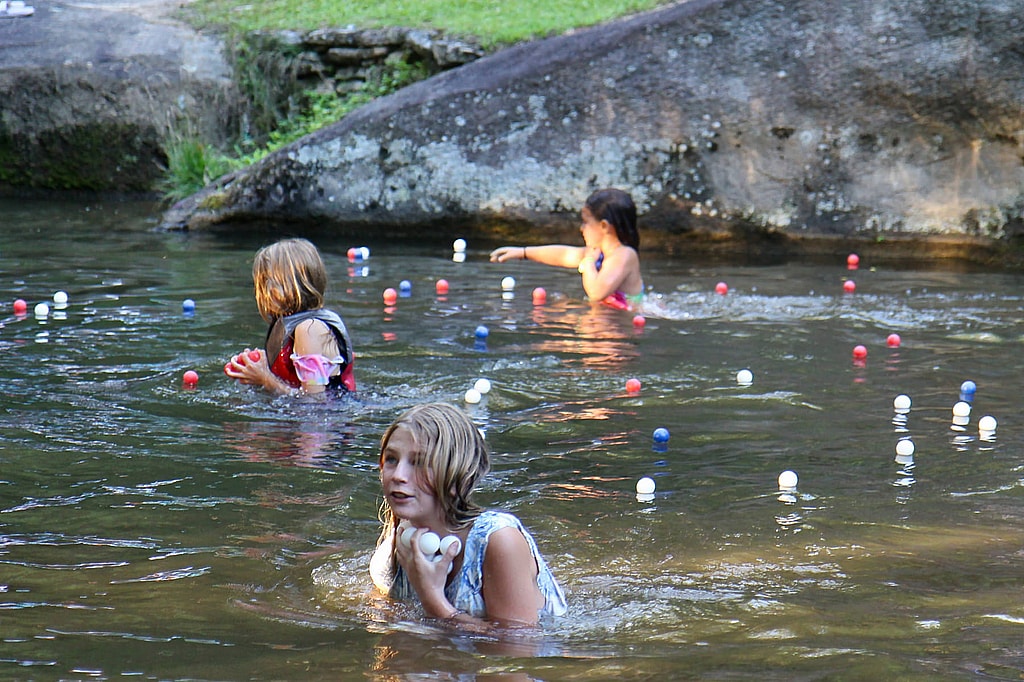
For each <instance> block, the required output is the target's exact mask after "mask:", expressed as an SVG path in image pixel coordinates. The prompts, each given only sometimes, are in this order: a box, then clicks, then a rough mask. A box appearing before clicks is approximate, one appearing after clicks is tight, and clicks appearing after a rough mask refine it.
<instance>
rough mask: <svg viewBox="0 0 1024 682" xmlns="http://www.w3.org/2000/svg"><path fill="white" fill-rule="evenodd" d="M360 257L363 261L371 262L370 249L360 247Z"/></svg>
mask: <svg viewBox="0 0 1024 682" xmlns="http://www.w3.org/2000/svg"><path fill="white" fill-rule="evenodd" d="M359 257H360V258H362V259H363V260H369V259H370V249H369V248H367V247H365V246H360V247H359Z"/></svg>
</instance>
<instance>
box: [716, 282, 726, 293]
mask: <svg viewBox="0 0 1024 682" xmlns="http://www.w3.org/2000/svg"><path fill="white" fill-rule="evenodd" d="M715 293H716V294H721V295H722V296H725V295H726V294H727V293H729V285H728V284H726V283H725V282H719V283H718V284H716V285H715Z"/></svg>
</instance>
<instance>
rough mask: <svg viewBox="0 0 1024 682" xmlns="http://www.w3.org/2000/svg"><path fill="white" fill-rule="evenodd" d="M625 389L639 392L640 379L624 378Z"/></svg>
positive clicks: (630, 391)
mask: <svg viewBox="0 0 1024 682" xmlns="http://www.w3.org/2000/svg"><path fill="white" fill-rule="evenodd" d="M626 391H628V392H629V393H639V392H640V380H639V379H627V380H626Z"/></svg>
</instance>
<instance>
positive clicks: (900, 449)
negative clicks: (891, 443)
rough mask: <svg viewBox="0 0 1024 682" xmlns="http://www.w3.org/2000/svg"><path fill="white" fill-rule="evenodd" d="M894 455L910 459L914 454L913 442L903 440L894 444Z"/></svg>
mask: <svg viewBox="0 0 1024 682" xmlns="http://www.w3.org/2000/svg"><path fill="white" fill-rule="evenodd" d="M896 454H897V455H899V456H900V457H910V456H911V455H913V454H914V441H912V440H910V439H909V438H904V439H902V440H900V441H897V442H896Z"/></svg>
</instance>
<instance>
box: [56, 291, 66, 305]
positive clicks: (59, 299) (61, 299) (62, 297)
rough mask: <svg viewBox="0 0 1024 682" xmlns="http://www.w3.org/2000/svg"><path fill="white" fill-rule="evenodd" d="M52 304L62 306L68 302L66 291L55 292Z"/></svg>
mask: <svg viewBox="0 0 1024 682" xmlns="http://www.w3.org/2000/svg"><path fill="white" fill-rule="evenodd" d="M53 302H54V303H56V304H57V305H64V304H66V303H67V302H68V294H67V292H66V291H56V292H54V294H53Z"/></svg>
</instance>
